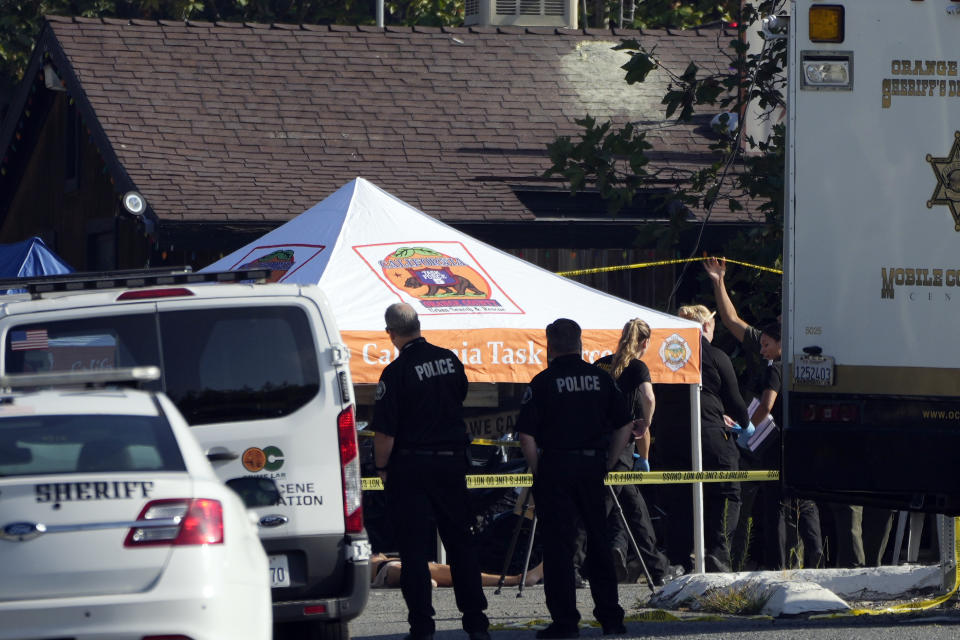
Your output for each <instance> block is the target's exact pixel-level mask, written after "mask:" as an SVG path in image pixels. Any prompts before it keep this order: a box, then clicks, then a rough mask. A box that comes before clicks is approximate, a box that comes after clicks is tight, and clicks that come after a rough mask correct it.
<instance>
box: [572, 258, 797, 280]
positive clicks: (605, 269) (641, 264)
mask: <svg viewBox="0 0 960 640" xmlns="http://www.w3.org/2000/svg"><path fill="white" fill-rule="evenodd" d="M707 259H708V258H706V257H704V258H676V259H673V260H656V261H654V262H635V263H633V264H620V265H616V266H612V267H593V268H591V269H576V270H574V271H557V272H556V274H557V275H558V276H565V277H567V278H571V277H573V276H587V275H592V274H594V273H609V272H611V271H628V270H630V269H643V268H644V267H662V266H666V265H670V264H683V263H684V262H703V261H704V260H707ZM726 261H727V263H728V264H737V265H740V266H742V267H749V268H751V269H756V270H757V271H766V272H767V273H776V274H779V275H782V274H783V270H781V269H774V268H772V267H764V266H762V265H759V264H751V263H749V262H741V261H739V260H732V259H730V258H726Z"/></svg>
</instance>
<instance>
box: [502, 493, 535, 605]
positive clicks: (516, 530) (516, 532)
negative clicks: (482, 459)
mask: <svg viewBox="0 0 960 640" xmlns="http://www.w3.org/2000/svg"><path fill="white" fill-rule="evenodd" d="M531 493H533V491H532V490H531V489H530V488H529V487H527V488H524V489H523V508H522V511H520V518H519V519H518V520H517V524H516V525H515V526H514V527H513V535H512V536H510V545H509V546H508V547H507V555H506V557H505V558H504V559H503V570H502V571H501V572H500V580H499V581H497V590H496V591H494V592H493V593H494V594H496V595H500V591H501V589H503V583H504V582H505V581H506V579H507V569H508V568H509V567H510V561H511V560H512V559H513V551H514V549H516V547H517V539H518V538H519V537H520V529H521V528H523V523H524V521H525V520H526V519H527V508H528V507H529V506H530V495H531ZM530 539H531V540H532V539H533V535H532V534H531V536H530Z"/></svg>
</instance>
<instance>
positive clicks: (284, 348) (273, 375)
mask: <svg viewBox="0 0 960 640" xmlns="http://www.w3.org/2000/svg"><path fill="white" fill-rule="evenodd" d="M158 327H159V337H158V332H157V329H158ZM161 345H162V346H161ZM161 352H162V357H161ZM137 365H156V366H160V367H161V369H162V370H163V380H162V384H161V381H159V380H158V381H155V382H150V383H147V384H145V385H143V386H144V388H146V389H149V390H159V389H161V388H162V389H163V391H165V392H166V394H167V395H168V396H169V397H170V399H171V400H173V402H174V404H176V405H177V408H178V409H180V412H181V413H182V414H183V416H184V417H185V418H186V420H187V422H188V423H189V424H190V425H194V426H195V425H203V424H211V423H217V422H234V421H245V420H262V419H264V418H277V417H282V416H285V415H289V414H291V413H293V412H294V411H296V410H297V409H299V408H300V407H302V406H304V405H305V404H307V403H308V402H310V400H311V399H312V398H313V397H314V396H316V395H317V393H318V392H319V390H320V370H319V365H318V363H317V349H316V345H315V342H314V338H313V332H312V330H311V328H310V321H309V319H308V318H307V314H306V312H305V311H304V310H303V309H301V308H300V307H295V306H290V305H285V306H277V307H266V306H246V307H222V306H221V307H216V308H208V309H189V310H180V311H164V312H161V313H160V314H159V320H158V317H157V316H155V315H153V314H130V315H103V316H100V317H97V318H80V319H70V320H61V321H57V322H45V323H34V324H29V325H19V326H15V327H12V328H11V329H10V331H8V332H7V340H6V371H7V372H8V373H32V372H40V371H75V370H78V369H109V368H115V367H130V366H137Z"/></svg>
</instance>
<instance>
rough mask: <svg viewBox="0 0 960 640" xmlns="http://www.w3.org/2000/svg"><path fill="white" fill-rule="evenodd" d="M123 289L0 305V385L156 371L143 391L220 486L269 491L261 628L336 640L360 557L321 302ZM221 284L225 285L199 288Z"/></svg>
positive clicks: (66, 286) (249, 292)
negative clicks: (7, 379) (57, 374)
mask: <svg viewBox="0 0 960 640" xmlns="http://www.w3.org/2000/svg"><path fill="white" fill-rule="evenodd" d="M121 275H122V277H114V276H111V275H101V274H77V275H74V276H66V277H64V276H59V277H56V278H51V279H47V278H43V279H37V280H35V281H31V282H29V283H28V285H29V287H28V290H29V294H11V295H8V296H3V297H0V339H2V340H3V350H2V352H0V353H2V355H0V357H2V362H0V370H2V372H3V373H4V374H14V373H27V372H38V371H72V370H77V369H109V368H116V367H130V366H140V365H156V366H159V367H160V369H161V371H162V378H161V379H160V380H159V381H158V382H156V383H153V385H154V386H152V387H151V385H150V384H148V385H145V387H146V388H148V389H150V388H153V389H157V390H162V391H163V392H164V393H166V395H167V396H168V397H169V398H170V399H171V400H172V401H173V402H174V403H175V404H176V406H177V408H178V409H179V410H180V412H181V413H182V414H183V416H184V417H185V418H186V420H187V422H188V423H189V424H190V426H191V427H192V432H193V433H194V435H195V436H196V438H197V440H198V441H199V442H200V444H201V445H202V447H203V448H204V450H205V452H206V454H207V457H208V458H209V459H210V461H211V462H212V464H213V466H214V468H215V469H216V471H217V474H218V475H219V477H220V478H221V479H222V480H224V481H228V480H231V479H233V478H238V477H244V476H251V475H256V476H263V477H268V478H272V479H273V480H274V481H275V482H276V484H277V485H278V486H279V488H280V491H281V497H282V500H281V504H279V505H276V506H271V507H261V508H258V509H257V510H256V511H257V514H258V516H260V526H259V531H260V537H261V540H262V541H263V546H264V548H265V549H266V551H267V554H268V556H269V559H270V577H271V586H272V588H273V600H274V621H275V622H276V623H280V624H283V623H291V622H296V623H297V624H296V625H294V626H295V627H297V628H298V630H300V631H307V632H308V633H307V634H306V635H309V636H312V637H318V638H329V639H334V640H343V639H345V638H348V637H349V632H348V627H347V621H348V620H350V619H352V618H355V617H356V616H357V615H359V614H360V612H361V610H362V609H363V607H364V606H365V604H366V602H367V597H368V593H369V582H370V569H369V557H370V545H369V542H368V539H367V534H366V532H365V531H364V529H363V515H362V511H361V492H360V460H359V456H358V450H357V435H356V426H355V420H354V399H353V385H352V384H351V381H350V371H349V368H348V366H347V364H348V362H347V361H348V359H349V351H348V350H347V348H346V346H345V345H344V344H342V343H341V339H340V333H339V331H338V330H337V326H336V323H335V321H334V318H333V313H332V312H331V310H330V306H329V304H328V303H327V301H326V298H325V297H324V295H323V293H322V292H321V291H320V289H319V288H317V287H316V286H299V285H288V284H256V283H251V282H256V280H257V279H260V278H264V277H265V275H266V272H263V271H253V272H250V271H248V272H231V273H229V274H206V273H203V274H201V273H197V274H194V273H189V272H180V273H173V274H171V273H162V274H157V273H156V272H152V273H151V272H143V273H139V274H137V273H129V272H126V273H123V274H121ZM226 279H229V280H234V281H235V282H236V283H233V284H216V285H212V284H205V283H204V281H213V282H222V281H224V280H226ZM304 626H307V627H309V628H308V629H305V630H304V629H302V627H304ZM292 628H293V627H288V629H292Z"/></svg>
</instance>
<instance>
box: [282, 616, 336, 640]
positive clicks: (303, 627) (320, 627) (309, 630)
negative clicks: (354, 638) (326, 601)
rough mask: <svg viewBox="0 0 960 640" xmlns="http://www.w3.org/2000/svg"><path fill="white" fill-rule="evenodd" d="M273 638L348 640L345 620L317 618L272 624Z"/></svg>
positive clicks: (288, 639) (287, 639) (283, 639)
mask: <svg viewBox="0 0 960 640" xmlns="http://www.w3.org/2000/svg"><path fill="white" fill-rule="evenodd" d="M273 638H274V640H350V628H349V627H348V626H347V623H346V622H338V621H328V620H317V621H311V622H288V623H285V624H276V625H274V626H273Z"/></svg>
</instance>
